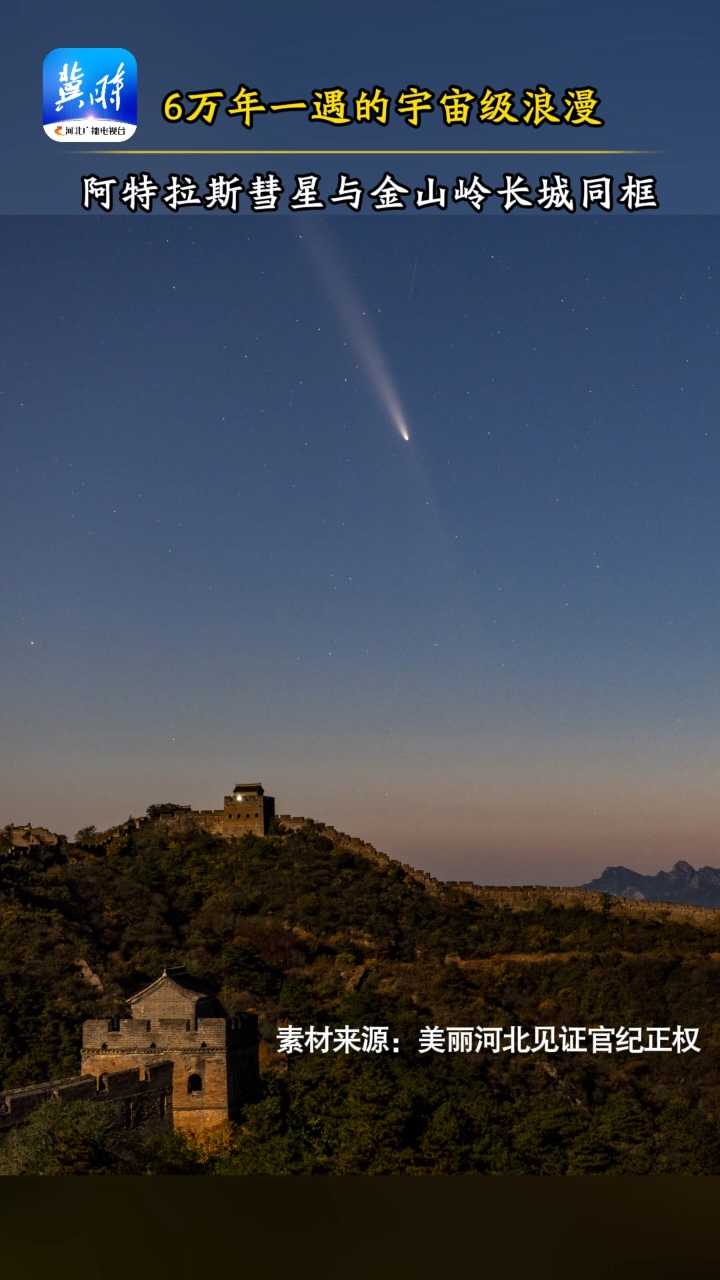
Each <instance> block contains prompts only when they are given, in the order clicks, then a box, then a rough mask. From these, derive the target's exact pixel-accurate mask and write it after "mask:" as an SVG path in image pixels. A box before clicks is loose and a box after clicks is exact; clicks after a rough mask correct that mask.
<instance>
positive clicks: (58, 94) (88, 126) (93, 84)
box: [43, 49, 137, 143]
mask: <svg viewBox="0 0 720 1280" xmlns="http://www.w3.org/2000/svg"><path fill="white" fill-rule="evenodd" d="M136 128H137V62H136V61H135V58H134V56H133V55H132V54H131V53H129V52H128V50H127V49H53V51H52V53H48V54H47V56H46V58H45V61H44V62H43V129H44V131H45V133H46V134H47V136H48V138H52V140H53V142H94V143H106V142H127V140H128V138H132V136H133V134H134V132H135V130H136Z"/></svg>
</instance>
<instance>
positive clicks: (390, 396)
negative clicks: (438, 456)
mask: <svg viewBox="0 0 720 1280" xmlns="http://www.w3.org/2000/svg"><path fill="white" fill-rule="evenodd" d="M301 239H302V242H303V244H304V245H306V247H307V249H308V250H309V252H310V255H311V257H312V259H313V262H314V264H315V266H316V268H317V271H318V274H319V276H320V278H321V280H322V283H323V285H324V287H325V290H326V292H327V294H328V297H329V298H330V301H331V303H332V305H333V307H334V308H335V311H336V313H337V316H338V319H339V321H340V324H341V325H342V327H343V329H344V330H345V331H346V333H347V335H348V338H349V341H350V343H351V345H352V348H353V351H354V352H355V355H356V356H357V358H358V362H359V363H360V364H361V365H362V366H363V368H364V370H365V372H366V374H367V376H368V381H369V383H370V386H371V387H372V390H373V392H374V394H375V397H376V399H377V401H378V403H379V405H380V407H381V409H382V410H383V411H384V413H385V414H386V415H387V417H388V418H389V420H390V422H391V423H392V425H393V427H394V428H395V430H396V431H397V432H398V435H399V436H400V438H401V439H402V440H404V441H405V443H406V444H409V443H410V429H409V427H408V424H407V418H406V416H405V411H404V409H403V406H402V401H401V400H400V395H399V393H398V390H397V388H396V386H395V382H394V380H393V377H392V374H391V372H390V369H389V367H388V364H387V362H386V360H385V357H384V355H383V352H382V350H381V348H380V344H379V342H378V340H377V336H376V334H375V332H374V330H373V327H372V324H371V321H370V318H369V316H368V313H367V311H366V310H365V308H364V306H363V302H362V299H361V297H360V295H359V293H358V291H357V290H356V289H355V288H354V286H353V284H352V281H351V280H350V277H349V276H348V274H347V272H346V271H345V270H344V267H343V264H342V262H341V261H340V258H339V256H338V254H337V253H336V252H335V251H334V249H333V247H332V245H331V244H330V242H329V240H327V239H326V240H325V242H324V243H322V244H321V242H320V241H319V240H318V239H316V238H315V236H314V234H313V232H310V234H307V233H306V232H304V233H303V234H302V236H301Z"/></svg>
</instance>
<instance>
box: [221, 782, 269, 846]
mask: <svg viewBox="0 0 720 1280" xmlns="http://www.w3.org/2000/svg"><path fill="white" fill-rule="evenodd" d="M274 817H275V801H274V799H273V797H272V796H266V795H265V791H264V788H263V787H261V786H260V783H259V782H238V783H236V785H235V786H234V787H233V791H232V795H229V796H225V799H224V802H223V834H224V835H228V836H234V835H236V836H243V835H246V834H247V833H248V832H253V833H254V834H255V835H258V836H264V835H267V833H268V829H269V827H270V823H271V821H272V819H273V818H274Z"/></svg>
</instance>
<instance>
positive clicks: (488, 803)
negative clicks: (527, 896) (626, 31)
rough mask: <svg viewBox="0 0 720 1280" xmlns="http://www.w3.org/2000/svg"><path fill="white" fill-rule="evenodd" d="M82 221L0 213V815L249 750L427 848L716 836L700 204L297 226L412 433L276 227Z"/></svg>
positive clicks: (599, 852)
mask: <svg viewBox="0 0 720 1280" xmlns="http://www.w3.org/2000/svg"><path fill="white" fill-rule="evenodd" d="M78 228H79V223H78V220H77V219H76V218H67V219H59V218H49V219H45V218H36V219H6V220H5V222H4V224H3V256H4V261H5V266H4V277H5V281H6V305H5V338H4V341H3V345H2V353H1V356H0V359H1V362H2V382H1V384H0V389H1V391H2V397H1V399H2V404H3V406H4V408H3V410H2V419H3V422H4V424H5V431H4V447H3V468H2V477H1V478H0V485H1V490H0V493H1V500H2V512H3V515H2V523H3V528H4V537H3V543H4V546H5V549H6V552H9V554H7V555H6V556H5V558H4V559H5V574H4V576H5V584H4V586H5V590H4V595H5V600H6V607H5V609H4V611H3V616H2V619H1V621H0V646H1V649H0V655H1V659H2V669H3V672H4V676H5V680H6V690H5V696H4V711H5V716H6V720H7V724H8V725H9V732H6V733H5V734H4V735H3V746H2V755H3V762H2V771H1V777H2V784H1V788H2V789H1V793H0V812H2V815H3V817H4V818H5V819H6V820H7V819H13V820H15V821H25V820H27V819H30V818H31V819H32V820H33V821H34V822H36V823H44V824H47V825H50V826H51V827H55V828H60V829H64V830H69V831H73V830H74V829H75V828H76V827H77V826H79V825H80V824H83V823H86V822H94V823H96V824H97V825H98V826H102V825H105V824H109V823H111V822H113V821H117V820H120V819H123V818H124V817H126V816H127V814H128V813H129V812H142V811H143V810H144V809H145V807H146V805H147V804H149V803H151V802H154V801H159V800H166V799H176V800H180V801H185V802H191V803H193V804H196V805H213V804H215V803H216V802H219V801H220V800H221V797H222V794H223V792H224V791H225V789H226V788H227V787H229V786H230V785H231V784H232V783H233V782H235V781H236V779H237V778H243V779H245V778H250V779H253V778H259V779H261V780H262V781H263V782H264V783H265V784H266V786H267V788H268V789H269V790H271V791H273V792H274V793H275V794H276V795H277V797H278V801H279V807H280V808H281V809H282V810H284V811H291V812H296V813H297V812H300V813H308V814H312V815H313V816H317V817H322V818H324V819H327V820H330V821H332V822H334V823H335V824H336V825H339V826H341V827H343V828H345V829H349V830H351V831H353V832H355V833H357V834H360V835H362V836H365V837H367V838H369V839H371V840H372V841H373V842H374V843H377V844H379V845H380V846H381V847H383V848H386V849H388V851H390V852H392V853H394V854H397V855H398V856H401V857H403V858H404V859H407V860H412V861H414V862H416V863H418V864H420V865H422V866H425V867H428V868H430V869H431V870H432V871H434V872H436V873H440V874H445V875H448V876H467V877H472V878H474V879H477V880H495V881H518V880H519V881H526V880H533V881H535V880H537V881H544V880H547V881H556V882H558V881H559V882H562V881H569V882H572V881H578V880H582V879H584V878H587V877H589V876H590V875H591V874H592V873H593V872H595V871H596V870H597V869H598V868H599V866H600V865H601V864H604V863H605V862H617V861H629V862H632V863H634V864H636V865H638V866H640V867H643V868H651V867H655V866H657V865H658V864H661V863H663V862H667V860H668V858H669V857H674V856H676V855H677V856H683V857H688V858H689V860H690V861H693V860H697V859H699V860H701V861H704V860H709V861H712V860H715V861H717V857H718V849H717V841H716V830H717V814H718V755H717V745H716V725H717V717H718V711H719V709H720V707H719V703H720V697H719V695H718V681H717V671H718V662H717V643H716V637H717V631H718V621H719V619H718V614H719V608H718V590H717V587H718V569H717V536H718V526H719V525H720V508H719V506H718V500H717V471H718V460H719V457H720V452H719V444H718V436H717V419H718V413H717V410H718V397H717V358H718V338H719V335H720V321H719V317H718V309H717V276H718V248H717V237H716V235H715V222H714V220H712V219H702V218H700V219H671V218H664V219H658V220H651V219H645V220H643V221H642V222H638V223H636V224H634V225H630V224H629V223H628V222H626V221H624V220H620V219H613V220H611V221H606V222H602V221H594V222H592V223H589V222H588V223H584V224H581V223H579V222H578V223H576V222H572V223H571V224H570V225H568V224H566V223H564V222H560V221H559V220H558V221H554V222H553V223H552V226H543V227H542V231H541V230H540V229H538V228H537V225H536V224H535V223H533V222H531V220H530V219H528V220H527V221H526V222H525V223H524V224H523V225H522V226H520V225H518V226H517V227H516V228H515V230H514V234H513V236H512V239H509V238H508V236H507V233H506V226H505V223H504V221H503V220H501V219H495V220H493V222H492V223H488V224H487V225H485V224H484V225H483V226H482V234H480V232H479V229H478V227H477V225H476V223H475V222H474V221H472V220H467V219H456V220H455V221H454V222H453V226H452V234H448V233H447V231H446V230H445V229H444V228H441V226H440V224H439V223H437V222H436V223H434V224H433V225H432V226H431V227H427V226H422V225H420V220H419V219H417V220H413V221H411V222H408V223H404V224H403V225H402V226H400V224H398V223H396V224H395V225H394V226H388V225H385V224H381V225H378V224H377V223H375V222H373V221H372V220H371V219H365V220H363V221H362V223H358V224H354V225H353V226H352V227H349V228H348V227H344V226H340V225H339V221H338V220H334V221H333V222H332V225H331V224H330V222H329V221H328V222H324V223H322V224H321V226H320V229H319V230H318V229H317V227H316V240H317V241H318V245H317V246H316V252H317V249H318V248H319V251H320V252H321V253H328V254H332V255H335V256H336V257H339V258H340V260H341V261H342V263H343V272H344V275H345V282H344V283H343V284H342V287H343V288H345V287H346V285H347V281H348V280H349V281H352V287H353V289H357V290H358V291H359V294H360V296H361V297H362V299H363V300H364V305H363V306H362V308H361V309H362V310H364V311H365V312H366V316H365V318H364V322H365V323H366V324H368V325H370V326H372V329H373V330H374V332H375V334H376V336H377V340H378V342H379V344H380V346H381V348H382V350H383V352H384V354H385V357H386V360H387V362H388V365H389V368H390V369H391V371H392V374H393V377H394V380H395V385H396V387H397V389H398V394H399V396H400V399H401V401H402V404H403V406H404V409H405V412H406V416H407V420H408V422H409V424H410V429H411V432H412V440H411V443H410V444H409V445H408V444H405V443H404V442H403V441H402V440H401V439H400V437H399V435H398V433H397V432H396V430H395V429H394V428H393V426H392V424H391V422H390V420H389V418H388V416H387V414H386V413H384V412H383V410H382V408H381V407H380V406H379V404H378V402H377V400H376V398H375V396H374V394H373V391H372V387H371V384H370V383H369V380H368V376H367V373H366V370H365V368H364V366H363V365H362V363H361V361H360V360H359V359H358V355H357V353H356V351H355V350H354V349H353V347H352V345H351V343H350V340H349V337H348V333H347V331H346V330H345V328H344V327H343V325H342V324H341V323H339V321H338V315H337V312H336V311H335V309H334V307H333V303H332V300H331V298H330V296H329V295H328V293H327V291H326V288H325V285H324V283H323V281H322V279H321V277H320V276H319V275H318V271H317V267H316V262H315V256H316V255H315V254H310V253H308V251H307V247H306V245H305V244H304V242H303V239H302V238H301V236H302V227H301V226H295V225H293V226H292V228H291V227H290V223H289V220H288V219H282V220H278V221H277V222H275V223H271V222H259V223H250V222H245V223H244V224H243V225H242V227H238V226H237V224H235V223H234V222H232V221H223V222H221V223H218V224H215V225H213V227H212V228H207V227H205V226H202V225H201V224H200V222H199V220H197V219H185V220H182V221H178V222H170V221H169V220H162V221H158V222H154V223H151V222H150V221H149V220H146V221H132V222H131V221H130V220H124V221H123V222H115V221H111V220H109V221H101V220H99V219H91V220H89V221H88V222H87V223H86V224H84V225H83V226H82V232H83V234H82V237H81V239H79V238H78V234H79V233H78ZM330 236H332V240H330ZM9 319H11V321H12V323H11V324H10V323H8V320H9Z"/></svg>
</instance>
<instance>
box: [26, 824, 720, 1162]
mask: <svg viewBox="0 0 720 1280" xmlns="http://www.w3.org/2000/svg"><path fill="white" fill-rule="evenodd" d="M719 952H720V920H719V921H718V927H717V929H715V928H714V927H698V926H696V925H695V924H694V923H692V922H684V921H682V920H676V921H673V920H669V919H666V918H658V917H657V915H656V914H655V913H654V912H653V908H652V906H650V905H648V906H647V908H641V909H640V908H636V909H635V910H634V912H633V913H632V914H629V913H628V912H626V911H624V910H623V908H622V904H621V903H615V902H614V901H613V900H612V899H610V898H608V899H605V900H602V902H601V908H600V909H599V910H594V909H591V908H590V907H589V906H586V905H580V904H578V905H572V904H570V905H562V906H561V905H557V903H555V902H553V901H552V897H551V895H548V898H547V899H546V900H544V899H543V898H542V895H541V896H540V897H538V899H537V902H536V904H535V906H534V907H533V908H532V909H529V910H523V911H513V910H511V909H509V908H508V907H506V906H503V905H498V904H497V903H494V902H493V901H484V900H483V899H482V897H477V896H473V895H471V894H468V893H466V892H464V891H463V890H462V889H459V888H453V887H449V886H435V887H428V886H427V885H425V884H424V883H423V882H422V881H421V880H418V879H416V878H415V877H414V876H413V875H412V874H411V873H410V872H409V871H407V870H406V869H403V868H402V867H400V866H399V864H397V863H394V862H392V861H391V860H389V859H388V860H385V859H382V858H378V859H371V858H368V857H365V856H363V855H362V854H358V853H354V852H351V851H350V850H348V849H347V848H343V847H336V846H334V845H333V843H332V841H331V840H329V839H328V838H327V837H325V836H323V835H321V834H318V832H317V831H316V830H314V829H313V828H312V827H311V826H309V827H308V828H307V829H306V830H304V831H301V832H295V833H293V834H289V835H284V836H283V835H280V834H278V835H277V836H273V837H270V838H267V839H260V838H255V837H246V838H245V839H242V840H223V839H219V838H214V837H211V836H208V835H205V834H202V833H200V832H198V833H196V834H194V835H191V836H187V837H183V838H182V839H173V838H172V837H171V836H169V835H168V833H167V832H166V831H164V829H163V827H162V824H161V823H159V822H157V823H153V822H151V823H149V824H147V825H146V826H144V827H141V828H140V829H138V830H135V831H133V830H132V829H131V828H130V827H128V828H127V829H123V830H119V831H118V832H117V833H116V834H115V835H113V836H112V837H111V838H110V839H106V840H103V839H102V838H101V837H99V836H97V835H96V834H95V833H94V832H92V831H88V832H86V833H84V835H83V836H82V837H81V839H80V841H79V842H76V843H74V844H69V845H64V844H58V845H57V846H56V847H50V848H40V849H37V848H36V849H32V850H29V851H23V850H17V849H15V850H11V849H8V848H5V850H4V852H0V1088H2V1087H4V1088H11V1087H16V1086H20V1085H25V1084H30V1083H34V1082H39V1081H42V1080H44V1079H48V1078H52V1077H55V1076H62V1075H71V1074H75V1073H76V1072H77V1071H78V1064H79V1049H80V1034H81V1023H82V1021H83V1019H84V1018H87V1017H98V1016H102V1015H104V1014H111V1013H117V1012H121V1013H122V1012H123V1011H124V1010H123V1003H124V999H125V998H126V997H127V996H128V995H129V994H131V993H132V992H134V991H136V990H138V989H140V988H141V987H142V986H144V985H145V984H146V983H148V982H150V981H152V980H153V979H154V978H155V977H157V975H158V974H159V973H160V972H161V970H162V969H163V967H165V966H167V965H170V964H183V965H184V966H185V967H186V968H187V969H188V970H189V971H190V972H191V973H192V974H194V975H196V976H197V977H198V978H201V979H203V980H204V981H205V982H206V983H208V984H211V985H212V987H213V989H215V990H217V992H218V994H219V995H220V998H221V999H222V1001H223V1003H224V1005H225V1007H226V1009H227V1011H228V1012H229V1013H233V1012H236V1011H240V1010H245V1009H251V1010H254V1011H255V1012H257V1014H258V1017H259V1019H260V1027H261V1033H262V1035H263V1037H264V1040H265V1042H266V1045H267V1052H266V1053H265V1054H264V1060H266V1061H267V1062H269V1065H268V1066H267V1067H266V1070H265V1072H264V1086H263V1096H262V1098H261V1099H260V1100H259V1101H256V1102H254V1103H253V1104H252V1105H249V1106H248V1107H247V1109H246V1112H245V1114H244V1116H243V1119H242V1121H241V1123H240V1124H239V1125H238V1126H236V1128H235V1130H234V1131H233V1133H232V1134H231V1135H229V1136H227V1137H226V1140H225V1141H224V1143H223V1144H222V1147H221V1148H218V1150H216V1151H215V1152H214V1153H208V1154H207V1155H206V1156H205V1157H203V1160H202V1161H201V1162H200V1163H199V1164H198V1159H197V1157H193V1158H192V1159H190V1157H188V1161H189V1163H188V1171H190V1170H191V1171H198V1170H200V1169H201V1170H203V1171H208V1172H228V1173H232V1172H237V1173H245V1172H269V1173H331V1172H341V1173H355V1172H358V1173H359V1172H371V1173H388V1172H396V1171H412V1172H418V1173H444V1172H481V1173H561V1174H564V1173H570V1174H581V1173H605V1172H616V1173H621V1172H622V1173H650V1172H687V1173H720V1118H719V1116H718V1107H719V1102H718V1095H717V1088H716V1084H717V1079H718V1067H719V1066H720V1045H719V1044H718V1018H717V984H718V977H719V976H720V957H719V955H718V953H719ZM288 1021H291V1022H292V1023H294V1024H298V1025H300V1026H308V1025H309V1024H311V1023H312V1024H314V1025H315V1026H319V1025H323V1024H326V1023H327V1024H329V1025H331V1026H336V1025H345V1024H348V1025H351V1026H360V1027H362V1026H363V1025H384V1026H389V1027H390V1028H391V1034H392V1035H393V1036H397V1037H398V1039H399V1042H400V1051H399V1052H398V1053H397V1054H392V1053H389V1054H378V1055H369V1054H350V1055H343V1054H333V1053H330V1054H323V1055H314V1056H313V1055H309V1054H304V1055H296V1056H293V1058H292V1059H291V1060H290V1061H289V1062H288V1060H287V1059H286V1058H283V1059H281V1060H278V1061H277V1062H276V1063H275V1064H273V1062H272V1050H273V1049H274V1046H275V1036H276V1029H277V1026H278V1024H282V1023H286V1022H288ZM513 1024H516V1025H517V1024H523V1025H525V1026H532V1025H534V1024H539V1025H543V1026H547V1025H552V1026H557V1027H560V1026H597V1025H601V1024H602V1025H605V1026H609V1027H622V1026H642V1027H647V1026H674V1025H676V1024H680V1025H683V1026H692V1027H699V1028H700V1036H699V1043H700V1046H701V1050H702V1051H701V1052H700V1053H699V1054H698V1053H688V1054H681V1055H678V1054H675V1053H668V1054H642V1055H632V1054H628V1053H618V1054H611V1055H598V1056H591V1055H588V1054H586V1055H572V1054H554V1055H545V1054H536V1055H531V1056H512V1055H509V1054H501V1055H492V1054H489V1053H482V1054H469V1055H461V1056H455V1055H452V1056H451V1055H442V1054H438V1053H429V1054H426V1055H420V1054H419V1053H418V1046H417V1037H418V1032H419V1029H420V1028H422V1027H426V1026H434V1025H437V1026H440V1027H447V1026H466V1025H484V1026H510V1025H513ZM286 1064H287V1069H285V1070H283V1069H282V1068H283V1067H285V1066H286ZM38 1123H46V1121H44V1120H42V1118H41V1120H40V1121H38ZM47 1123H49V1124H52V1123H54V1121H53V1120H52V1117H51V1119H50V1120H49V1121H47ZM87 1123H88V1124H91V1123H92V1122H91V1120H88V1121H87ZM101 1145H102V1144H101ZM98 1149H99V1148H98ZM163 1158H165V1157H163ZM98 1159H99V1157H98ZM167 1159H168V1160H169V1164H168V1165H167V1167H168V1168H169V1170H170V1171H173V1170H174V1169H175V1168H176V1167H179V1166H178V1157H177V1152H176V1153H175V1155H173V1156H172V1157H171V1156H169V1155H168V1156H167ZM103 1161H104V1165H103V1169H105V1167H108V1168H110V1169H112V1168H115V1167H116V1166H115V1165H113V1159H112V1158H110V1157H108V1156H107V1154H106V1155H105V1156H103ZM88 1162H89V1164H90V1167H89V1168H88V1169H87V1170H86V1171H88V1172H92V1171H93V1168H92V1164H93V1159H92V1158H90V1157H87V1159H85V1163H86V1164H87V1163H88ZM1 1164H2V1157H1V1153H0V1166H1ZM180 1166H182V1161H180ZM117 1167H118V1171H124V1170H125V1169H126V1168H127V1167H128V1166H127V1163H126V1164H124V1165H122V1164H121V1165H119V1166H117ZM148 1167H151V1168H152V1170H153V1171H154V1170H156V1169H157V1170H161V1169H162V1168H164V1167H166V1166H165V1165H163V1164H162V1160H160V1162H159V1163H158V1158H157V1157H154V1158H153V1161H151V1162H150V1165H149V1166H148ZM40 1171H42V1170H40Z"/></svg>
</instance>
